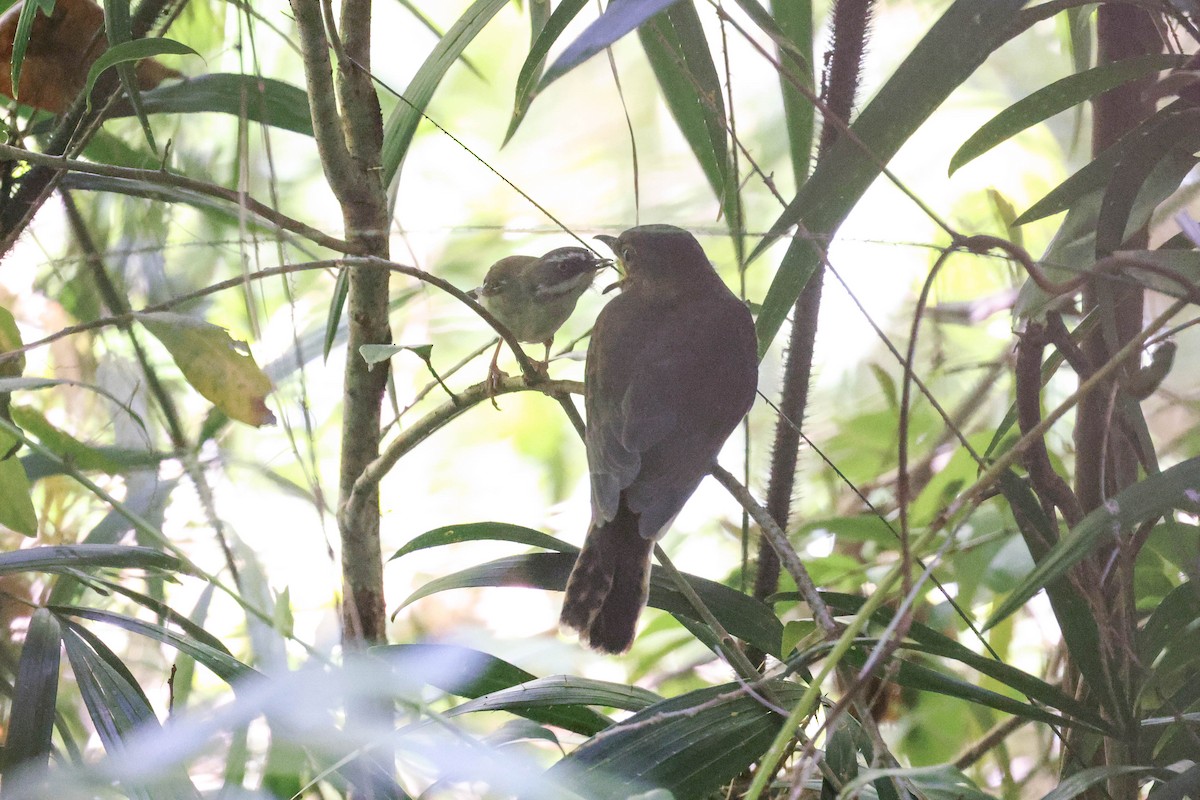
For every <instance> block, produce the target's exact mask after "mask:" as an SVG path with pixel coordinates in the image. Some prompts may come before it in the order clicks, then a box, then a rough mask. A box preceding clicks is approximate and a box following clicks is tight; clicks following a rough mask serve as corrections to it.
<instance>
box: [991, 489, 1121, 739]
mask: <svg viewBox="0 0 1200 800" xmlns="http://www.w3.org/2000/svg"><path fill="white" fill-rule="evenodd" d="M1000 491H1001V492H1003V493H1004V498H1005V499H1006V500H1008V503H1009V506H1010V507H1011V508H1012V512H1013V517H1014V518H1015V519H1016V521H1017V527H1018V528H1019V529H1020V531H1021V535H1022V537H1023V538H1024V539H1025V546H1026V547H1027V548H1028V550H1029V553H1030V555H1031V556H1032V557H1033V560H1034V561H1035V562H1039V561H1042V560H1043V559H1045V558H1046V557H1047V555H1048V554H1049V548H1048V547H1047V546H1046V544H1045V543H1046V542H1053V541H1056V540H1057V539H1058V530H1057V528H1056V527H1055V526H1054V525H1053V524H1052V523H1051V522H1050V520H1049V519H1048V518H1047V517H1046V514H1045V512H1044V511H1043V510H1042V505H1041V503H1039V502H1038V499H1037V497H1036V496H1035V495H1034V493H1033V490H1032V489H1031V488H1029V484H1028V483H1026V482H1024V481H1022V480H1021V479H1020V478H1018V477H1017V475H1016V473H1014V472H1013V471H1012V470H1006V471H1005V473H1004V474H1003V475H1001V476H1000ZM1045 588H1046V595H1047V596H1048V597H1049V598H1050V606H1051V608H1052V609H1053V610H1054V617H1055V619H1056V620H1057V621H1058V627H1059V630H1060V631H1062V637H1063V642H1064V643H1065V644H1066V646H1067V647H1069V648H1070V651H1071V660H1072V662H1074V664H1075V666H1076V667H1077V668H1078V669H1079V672H1080V673H1081V674H1082V675H1083V676H1084V678H1086V679H1087V681H1088V684H1089V685H1090V686H1091V687H1092V688H1093V689H1095V691H1096V693H1097V696H1098V697H1099V698H1102V701H1103V703H1104V705H1105V707H1107V708H1120V707H1122V702H1123V701H1122V700H1121V699H1120V697H1121V691H1120V690H1119V688H1118V687H1115V686H1113V684H1112V680H1111V675H1110V670H1109V669H1108V665H1107V662H1106V661H1105V657H1104V656H1103V655H1102V653H1101V646H1102V645H1101V642H1100V630H1099V628H1098V627H1097V626H1096V618H1095V616H1094V615H1093V614H1092V612H1091V609H1089V608H1088V604H1087V600H1086V599H1085V598H1083V597H1080V596H1079V593H1078V592H1076V591H1075V588H1074V587H1073V586H1071V584H1070V582H1069V581H1067V580H1066V579H1064V578H1059V579H1057V580H1053V581H1050V582H1049V583H1047V584H1046V587H1045ZM1028 694H1029V696H1030V697H1033V698H1035V699H1036V698H1039V697H1040V695H1038V694H1037V693H1036V692H1032V691H1031V692H1029V693H1028ZM1048 705H1051V706H1053V707H1055V708H1060V709H1062V710H1063V711H1066V712H1067V713H1071V714H1073V715H1075V716H1076V717H1078V718H1079V719H1082V720H1091V722H1092V723H1093V724H1095V712H1093V711H1088V712H1085V713H1083V714H1080V713H1079V711H1078V709H1077V708H1076V705H1075V704H1074V701H1073V698H1072V703H1071V704H1063V703H1061V702H1056V701H1053V700H1050V702H1049V703H1048ZM1101 727H1103V723H1102V724H1101Z"/></svg>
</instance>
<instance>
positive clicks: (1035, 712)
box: [845, 650, 1072, 725]
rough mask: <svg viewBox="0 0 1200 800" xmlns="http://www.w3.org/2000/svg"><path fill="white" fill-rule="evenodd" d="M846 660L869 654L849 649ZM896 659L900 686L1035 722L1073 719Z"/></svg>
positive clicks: (860, 661)
mask: <svg viewBox="0 0 1200 800" xmlns="http://www.w3.org/2000/svg"><path fill="white" fill-rule="evenodd" d="M845 660H846V662H847V663H849V664H852V665H853V666H855V667H861V666H863V665H864V664H866V661H867V658H866V655H865V654H864V653H862V652H861V651H858V650H850V651H848V652H847V653H846V655H845ZM893 663H894V664H895V666H896V667H897V669H896V672H895V676H894V678H893V680H895V681H896V683H897V684H899V685H900V686H904V687H907V688H910V689H917V690H919V691H922V692H933V693H934V694H940V695H944V696H946V697H956V698H958V699H959V700H965V701H967V702H969V703H975V704H976V705H980V706H984V707H985V708H994V709H996V710H997V711H1003V712H1004V713H1006V714H1012V715H1014V716H1017V717H1021V718H1022V719H1028V720H1033V721H1034V722H1045V723H1047V724H1050V725H1069V724H1072V721H1071V720H1070V719H1068V718H1067V717H1063V716H1060V715H1059V714H1053V713H1051V712H1049V711H1046V710H1045V709H1042V708H1039V707H1037V706H1035V705H1031V704H1029V703H1022V702H1021V701H1020V700H1014V699H1013V698H1011V697H1009V696H1008V695H1003V694H1000V693H999V692H993V691H992V690H990V689H984V688H983V687H981V686H977V685H976V684H974V683H972V682H971V681H966V680H963V679H962V678H958V677H956V676H954V675H950V674H947V673H945V672H939V671H938V670H936V669H933V668H932V667H927V666H925V665H924V664H918V663H916V662H914V661H908V660H906V659H902V658H901V659H896V660H895V662H893Z"/></svg>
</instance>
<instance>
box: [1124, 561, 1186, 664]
mask: <svg viewBox="0 0 1200 800" xmlns="http://www.w3.org/2000/svg"><path fill="white" fill-rule="evenodd" d="M1198 620H1200V594H1198V593H1197V592H1196V586H1195V584H1193V583H1192V582H1191V581H1185V582H1184V583H1181V584H1180V585H1179V586H1176V587H1175V588H1174V589H1173V590H1172V591H1171V593H1170V594H1168V595H1167V596H1166V597H1164V598H1163V599H1162V601H1161V602H1160V603H1159V604H1158V605H1157V606H1156V607H1155V609H1154V611H1153V612H1152V613H1151V614H1150V619H1148V620H1146V624H1145V625H1143V626H1142V629H1141V630H1140V631H1138V656H1139V658H1141V659H1142V663H1144V664H1148V665H1153V664H1154V662H1155V661H1156V660H1157V659H1158V658H1159V657H1160V656H1161V655H1162V651H1163V650H1164V649H1165V648H1166V647H1168V646H1169V645H1170V644H1171V642H1172V641H1173V640H1175V639H1176V638H1177V637H1178V636H1179V632H1180V631H1186V630H1191V629H1193V628H1194V627H1195V625H1196V623H1197V621H1198Z"/></svg>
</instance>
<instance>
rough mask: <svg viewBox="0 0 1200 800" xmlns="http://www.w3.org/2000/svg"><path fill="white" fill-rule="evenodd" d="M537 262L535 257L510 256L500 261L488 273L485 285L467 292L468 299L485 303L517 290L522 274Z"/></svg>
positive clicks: (485, 277) (484, 280)
mask: <svg viewBox="0 0 1200 800" xmlns="http://www.w3.org/2000/svg"><path fill="white" fill-rule="evenodd" d="M535 261H537V259H536V258H534V257H533V256H508V257H506V258H502V259H500V260H499V261H497V262H496V263H495V264H493V265H492V267H491V269H489V270H488V271H487V275H485V276H484V278H483V283H482V284H480V285H479V286H477V287H475V288H474V289H472V290H471V291H469V292H467V297H470V298H471V299H472V300H477V301H479V302H483V301H485V300H488V299H490V298H493V297H498V296H501V295H504V294H507V293H509V292H512V291H515V290H517V288H518V286H517V285H518V283H519V282H520V280H521V276H522V274H523V273H524V272H525V271H526V270H528V269H529V268H530V267H531V266H532V265H533V262H535ZM485 305H486V304H485Z"/></svg>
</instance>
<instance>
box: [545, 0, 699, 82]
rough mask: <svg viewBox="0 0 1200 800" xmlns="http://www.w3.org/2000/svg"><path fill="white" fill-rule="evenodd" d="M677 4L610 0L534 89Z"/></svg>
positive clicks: (668, 0) (663, 0) (674, 0)
mask: <svg viewBox="0 0 1200 800" xmlns="http://www.w3.org/2000/svg"><path fill="white" fill-rule="evenodd" d="M677 2H679V0H613V2H611V3H609V4H608V8H606V9H604V13H603V14H601V15H600V16H599V17H597V18H596V21H595V22H593V23H592V24H591V25H589V26H587V28H586V29H584V31H583V33H581V34H579V36H578V37H577V38H576V39H575V41H573V42H571V44H569V45H568V46H567V49H566V50H564V51H563V52H562V53H561V54H560V55H559V57H558V58H557V59H555V61H554V63H553V64H551V65H550V69H548V70H546V74H545V75H543V76H542V81H541V83H540V84H539V85H538V89H537V90H538V91H539V92H540V91H543V90H544V89H545V88H546V87H547V86H549V85H550V84H551V83H554V81H556V80H558V79H559V78H561V77H562V76H563V75H566V74H567V73H568V72H570V71H571V70H573V69H574V68H575V67H577V66H579V65H580V64H582V63H583V62H584V61H587V60H588V59H589V58H591V57H592V56H594V55H596V53H599V52H600V51H601V50H603V49H604V48H606V47H608V46H609V45H611V44H612V43H613V42H615V41H617V40H618V39H620V38H622V37H623V36H625V35H626V34H627V33H630V32H631V31H633V30H636V29H637V28H638V26H640V25H641V24H642V23H643V22H645V21H646V20H648V19H650V18H651V17H653V16H654V15H655V14H657V13H658V12H660V11H664V10H666V9H667V8H668V7H670V6H672V5H674V4H675V3H677ZM689 2H690V0H689Z"/></svg>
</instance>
